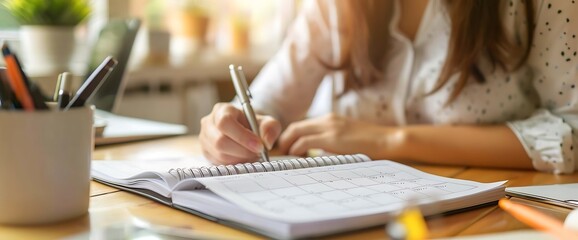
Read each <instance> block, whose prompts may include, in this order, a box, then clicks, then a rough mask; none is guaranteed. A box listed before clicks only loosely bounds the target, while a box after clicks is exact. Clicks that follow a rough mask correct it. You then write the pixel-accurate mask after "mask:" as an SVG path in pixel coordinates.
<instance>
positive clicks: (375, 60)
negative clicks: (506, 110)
mask: <svg viewBox="0 0 578 240" xmlns="http://www.w3.org/2000/svg"><path fill="white" fill-rule="evenodd" d="M430 1H431V0H430ZM444 2H445V4H444V5H445V7H446V10H447V14H448V16H449V18H450V19H451V29H452V30H451V34H450V39H449V44H448V46H449V47H448V54H447V58H446V62H445V64H444V66H443V68H442V70H441V73H440V76H439V79H438V81H437V83H436V85H435V87H434V89H433V90H432V92H431V93H434V92H436V91H438V90H439V89H441V88H442V87H443V86H444V85H446V84H447V82H448V80H449V79H450V77H451V76H452V75H453V74H455V73H458V72H460V73H467V74H461V75H460V77H459V79H458V81H457V83H456V86H455V88H453V92H452V94H451V95H450V97H449V99H448V103H449V102H451V101H453V100H454V99H455V98H456V97H457V96H458V95H459V93H460V92H461V90H462V89H463V88H464V86H465V85H466V82H467V80H468V78H469V76H470V75H471V76H473V77H474V78H475V80H476V81H477V82H484V81H485V78H484V76H483V74H482V73H481V71H480V70H479V68H478V66H477V65H476V61H477V60H478V57H479V56H480V55H482V54H487V56H488V57H489V59H490V61H491V62H492V64H493V65H494V66H495V65H498V66H499V67H501V68H503V69H505V70H507V71H512V70H515V69H517V68H518V67H520V65H522V64H523V63H524V62H525V61H526V59H527V57H528V54H529V51H530V46H531V45H532V36H533V28H534V19H533V6H532V1H531V0H525V1H522V2H521V3H523V4H524V5H525V6H524V7H525V13H524V14H525V18H526V26H527V29H526V36H525V37H526V39H527V40H528V41H527V42H526V43H525V44H524V43H522V42H521V40H519V39H518V41H517V42H512V41H510V40H508V39H507V37H506V33H505V31H504V27H503V25H502V22H501V20H500V17H499V12H500V9H499V8H500V2H501V1H499V0H445V1H444ZM340 4H343V6H341V7H342V9H348V10H347V14H346V15H345V16H347V17H345V19H347V20H349V19H350V21H345V22H346V29H348V30H347V31H348V32H347V33H348V35H349V36H350V37H351V39H350V40H349V41H348V42H346V43H345V44H344V46H343V48H344V49H345V54H344V55H343V56H342V59H341V61H340V63H339V64H338V66H329V64H325V65H328V66H327V67H328V68H331V69H339V70H345V73H346V86H345V89H346V90H347V89H351V88H359V87H362V86H366V85H369V84H371V83H373V82H375V81H377V79H378V78H380V77H381V76H382V74H381V68H382V66H383V64H384V56H385V54H386V53H387V45H388V44H387V39H388V34H389V33H388V32H389V31H387V30H384V29H387V27H388V26H389V24H388V23H389V19H390V16H391V9H392V5H391V4H392V1H384V0H349V1H340ZM351 20H352V21H351ZM384 43H385V44H384Z"/></svg>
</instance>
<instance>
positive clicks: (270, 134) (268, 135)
mask: <svg viewBox="0 0 578 240" xmlns="http://www.w3.org/2000/svg"><path fill="white" fill-rule="evenodd" d="M257 118H258V121H259V128H260V129H259V131H260V132H261V138H262V139H263V143H264V144H265V147H266V148H267V149H269V150H271V148H273V145H274V143H275V141H277V138H279V135H281V123H280V122H279V121H278V120H277V119H275V118H273V117H271V116H259V117H257Z"/></svg>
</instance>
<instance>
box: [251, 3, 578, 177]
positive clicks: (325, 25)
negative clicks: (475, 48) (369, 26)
mask: <svg viewBox="0 0 578 240" xmlns="http://www.w3.org/2000/svg"><path fill="white" fill-rule="evenodd" d="M523 2H524V1H523V0H510V1H502V3H503V6H502V7H501V14H502V16H503V23H504V25H505V30H506V33H507V37H509V38H510V39H514V38H520V37H521V38H523V37H524V36H525V34H524V32H523V31H525V29H526V27H525V25H524V24H526V23H525V18H524V17H523V15H524V13H525V7H524V6H523ZM534 2H535V4H534V8H535V23H536V30H535V34H534V42H533V44H532V46H531V49H530V55H529V58H528V60H527V62H526V63H525V64H524V65H523V66H522V67H521V68H519V69H518V70H516V71H515V72H511V73H507V72H505V71H503V70H501V69H500V68H495V69H494V68H492V66H491V64H490V63H489V61H488V59H486V58H485V57H481V59H480V61H479V62H480V63H479V67H480V70H482V72H483V73H484V75H485V76H486V82H485V83H481V84H480V83H477V82H475V81H474V80H473V79H470V80H469V81H468V84H467V85H466V86H465V88H464V89H463V90H462V92H461V93H460V95H459V96H458V97H457V99H456V100H455V101H453V102H452V103H451V104H449V105H446V106H444V104H445V103H446V101H447V99H448V97H449V94H450V93H451V92H452V85H453V83H455V81H456V80H457V78H458V74H456V75H454V76H452V77H451V78H450V81H449V82H448V84H446V85H445V86H444V87H443V88H442V89H441V90H439V91H437V92H436V93H435V94H433V95H429V96H427V95H426V94H427V93H429V92H430V90H431V89H432V88H433V86H434V84H435V83H436V81H437V79H438V77H439V74H440V69H441V67H442V66H443V64H444V61H445V58H446V54H447V46H448V41H449V32H450V22H449V21H450V20H449V17H448V16H447V15H446V13H445V11H444V8H443V6H442V4H443V3H442V2H441V1H437V0H430V1H429V4H428V6H427V8H426V10H425V12H424V15H423V18H422V20H421V24H420V26H419V29H418V31H417V33H416V36H415V39H414V41H413V42H412V41H411V40H409V39H408V38H407V37H406V36H404V35H403V34H402V33H401V32H400V30H399V29H398V22H399V17H400V14H399V13H400V11H399V3H398V2H397V1H395V4H394V11H393V12H394V14H393V17H392V21H391V22H390V25H389V26H387V27H388V30H389V31H390V33H391V34H390V36H391V39H389V40H388V41H389V42H388V43H389V44H391V48H392V49H394V50H393V51H389V53H388V55H387V56H386V62H387V64H386V65H385V66H384V69H385V70H384V71H383V72H384V76H383V81H378V82H377V83H375V84H374V85H372V86H371V87H366V88H363V89H360V90H352V91H349V92H347V93H345V94H344V95H342V96H340V97H336V94H335V93H339V92H341V91H340V88H342V87H343V82H344V81H343V77H342V76H343V75H342V73H341V72H339V71H332V70H329V69H327V68H326V67H325V66H323V65H322V63H321V62H320V61H319V58H321V59H323V60H322V61H325V62H329V63H337V62H338V60H339V59H340V57H341V56H340V54H342V53H341V52H340V45H341V44H340V42H341V41H343V40H344V38H346V37H347V36H345V35H343V34H342V33H343V31H339V30H340V28H341V27H342V21H344V20H345V19H342V17H341V10H340V9H338V6H337V4H335V3H334V2H333V1H312V0H310V1H305V3H304V8H303V11H302V12H301V14H300V15H299V16H298V17H297V19H296V20H295V22H294V24H293V26H292V28H291V31H290V32H289V36H288V37H287V39H286V40H285V42H284V43H283V45H282V47H281V49H280V50H279V52H278V53H277V54H276V55H275V57H274V58H273V59H272V60H271V61H269V63H267V65H266V66H265V67H264V68H263V70H262V71H261V73H259V75H258V76H257V78H256V79H255V81H254V83H253V84H252V86H251V91H252V94H253V97H254V99H253V103H254V105H255V107H256V108H257V109H258V110H260V111H262V112H264V113H267V114H271V115H273V116H275V117H277V118H278V119H279V120H280V121H281V122H282V123H283V124H284V125H287V124H288V123H291V122H293V121H297V120H301V119H303V118H305V117H306V116H308V114H309V115H313V116H314V115H321V114H324V113H327V112H335V113H338V114H341V115H344V116H349V117H354V118H358V119H364V120H367V121H371V122H375V123H379V124H382V125H394V126H403V125H410V124H434V125H443V124H452V125H460V124H498V123H505V124H507V126H509V127H510V128H511V129H512V131H513V132H514V133H515V134H516V136H517V137H518V139H519V140H520V142H521V143H522V145H523V146H524V148H525V149H526V152H527V153H528V155H529V156H530V158H531V159H532V163H533V165H534V167H535V168H536V169H537V170H541V171H546V172H553V173H572V172H573V171H574V170H576V169H577V168H578V162H577V160H576V159H578V158H577V155H576V153H578V151H574V144H575V142H578V135H577V134H576V133H575V131H574V129H575V128H578V87H577V86H578V57H577V56H576V51H577V50H578V41H577V39H576V35H577V34H578V3H575V1H574V0H564V1H562V0H560V1H540V0H534ZM384 27H385V26H384ZM522 40H523V41H527V39H522ZM324 79H325V80H324ZM314 99H315V100H314Z"/></svg>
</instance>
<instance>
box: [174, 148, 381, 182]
mask: <svg viewBox="0 0 578 240" xmlns="http://www.w3.org/2000/svg"><path fill="white" fill-rule="evenodd" d="M367 161H371V159H369V158H368V157H367V156H365V155H363V154H354V155H334V156H321V157H307V158H294V159H284V160H278V161H271V162H254V163H239V164H235V165H218V166H204V167H199V168H171V169H170V170H169V171H168V173H169V174H170V175H171V176H173V177H175V178H176V179H178V180H179V181H181V180H183V179H187V178H202V177H216V176H227V175H236V174H245V173H255V172H273V171H284V170H292V169H300V168H310V167H322V166H330V165H339V164H348V163H356V162H367Z"/></svg>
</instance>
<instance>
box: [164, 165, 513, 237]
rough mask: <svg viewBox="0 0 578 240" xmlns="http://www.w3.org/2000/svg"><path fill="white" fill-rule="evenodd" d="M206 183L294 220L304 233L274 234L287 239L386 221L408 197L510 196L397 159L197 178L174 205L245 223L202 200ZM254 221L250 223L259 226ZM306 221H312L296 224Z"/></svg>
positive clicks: (440, 208) (434, 209)
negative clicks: (221, 212) (400, 162)
mask: <svg viewBox="0 0 578 240" xmlns="http://www.w3.org/2000/svg"><path fill="white" fill-rule="evenodd" d="M200 184H202V185H203V186H205V187H206V188H207V189H209V190H210V191H211V192H212V194H215V195H218V196H219V197H221V198H223V199H224V200H227V201H228V202H230V203H233V204H234V205H237V208H238V209H239V211H238V212H239V213H245V212H249V213H251V214H253V215H255V216H257V217H261V218H264V219H268V220H269V221H273V222H284V223H287V224H288V225H290V226H292V227H290V228H288V229H293V230H291V231H297V232H293V233H289V232H285V233H281V234H280V235H274V236H280V237H303V236H308V234H311V233H314V232H319V231H323V232H326V233H327V232H332V231H337V230H339V228H342V229H346V228H354V227H356V226H355V225H357V224H361V225H360V226H366V227H367V226H371V225H375V224H380V223H383V222H384V221H385V220H386V219H387V216H380V217H378V218H375V216H376V215H384V214H385V215H387V214H391V213H395V212H396V211H399V210H400V209H402V208H403V206H404V205H405V204H406V203H407V201H414V202H416V203H418V204H420V205H424V206H426V205H431V206H430V207H428V208H425V209H424V213H425V214H435V213H440V212H446V211H450V210H456V209H461V208H465V207H470V206H475V205H479V204H483V203H488V202H491V201H495V200H497V199H499V198H500V197H501V196H503V195H504V192H503V189H504V187H503V184H504V182H497V183H489V184H485V183H477V182H472V181H465V180H458V179H451V178H445V177H440V176H435V175H431V174H427V173H424V172H421V171H418V170H416V169H413V168H410V167H407V166H404V165H402V164H398V163H395V162H391V161H373V162H364V163H356V164H344V165H334V166H326V167H318V168H306V169H298V170H290V171H281V172H267V173H258V174H249V175H232V176H224V177H214V178H200V179H190V180H185V181H183V182H181V183H179V184H178V185H177V186H175V189H176V190H175V192H174V193H173V203H175V204H177V205H181V206H183V207H187V208H191V209H194V210H197V211H201V212H203V211H209V212H205V213H206V214H209V215H212V216H215V217H217V218H223V219H226V220H233V221H239V219H238V218H237V219H231V218H235V216H236V214H237V213H236V212H235V211H228V212H227V213H226V214H224V215H219V212H218V211H217V212H215V211H216V210H217V209H221V208H222V207H224V206H221V205H218V201H210V202H202V201H203V199H207V197H206V196H205V197H202V196H200V195H202V194H205V195H206V194H207V192H206V191H189V190H190V189H194V188H198V187H199V186H200ZM180 189H182V190H183V191H179V190H180ZM228 207H230V205H228ZM368 216H373V217H368ZM340 219H349V221H340ZM352 219H355V221H351V220H352ZM254 222H256V221H254V220H253V221H250V222H244V224H247V225H249V226H251V225H252V224H253V223H254ZM304 223H312V224H309V225H308V224H304ZM298 225H299V226H308V227H303V228H302V229H295V227H296V226H298ZM360 226H357V227H360ZM253 227H257V228H258V227H260V226H253ZM264 227H265V228H267V226H264ZM338 227H339V228H338ZM269 230H270V229H269ZM265 231H266V230H265ZM273 231H275V230H273ZM300 231H301V232H300ZM285 234H289V235H285Z"/></svg>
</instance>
